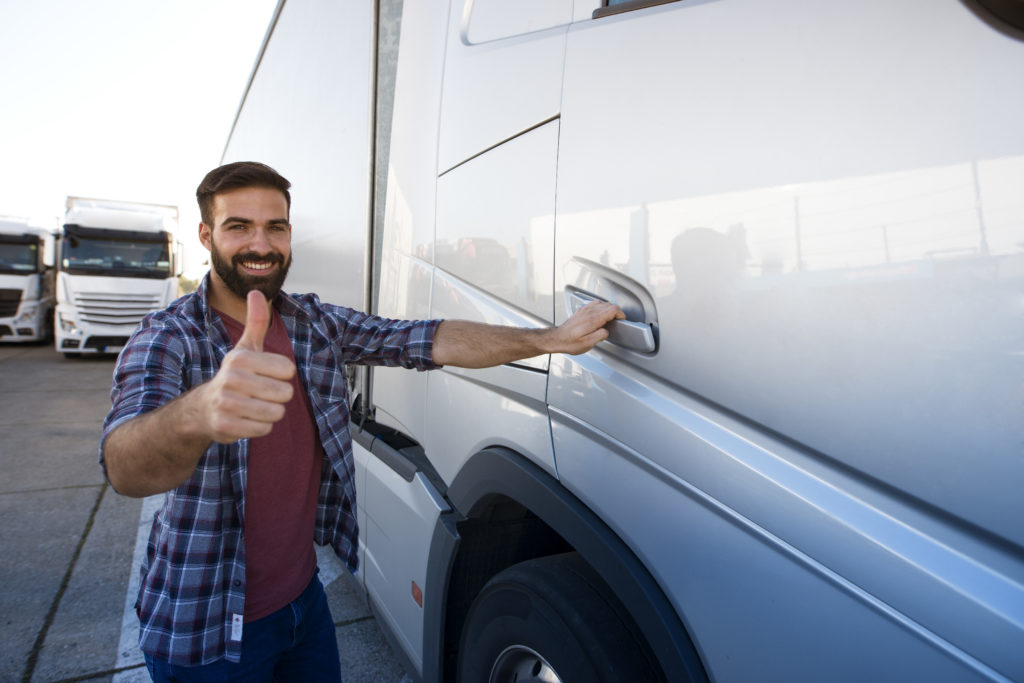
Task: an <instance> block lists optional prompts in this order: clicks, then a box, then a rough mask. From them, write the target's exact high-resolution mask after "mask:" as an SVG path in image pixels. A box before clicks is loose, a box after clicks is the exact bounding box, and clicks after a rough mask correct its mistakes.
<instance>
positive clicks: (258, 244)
mask: <svg viewBox="0 0 1024 683" xmlns="http://www.w3.org/2000/svg"><path fill="white" fill-rule="evenodd" d="M249 249H250V250H251V251H255V252H258V253H261V254H265V253H267V252H268V251H270V234H269V233H268V232H267V229H266V228H262V227H258V226H257V227H256V229H254V230H252V231H251V232H250V233H249Z"/></svg>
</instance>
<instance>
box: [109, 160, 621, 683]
mask: <svg viewBox="0 0 1024 683" xmlns="http://www.w3.org/2000/svg"><path fill="white" fill-rule="evenodd" d="M290 187H291V184H290V183H289V182H288V181H287V180H286V179H285V178H283V177H282V176H280V175H279V174H278V173H277V172H276V171H274V170H273V169H272V168H270V167H268V166H265V165H264V164H259V163H256V162H238V163H233V164H228V165H226V166H221V167H220V168H217V169H214V170H213V171H211V172H210V173H209V174H207V176H206V177H205V178H204V179H203V182H202V183H200V185H199V188H198V189H197V191H196V197H197V200H198V202H199V208H200V213H201V216H202V222H201V223H200V225H199V239H200V240H201V241H202V243H203V245H204V246H205V247H206V248H207V249H209V250H210V254H211V262H212V265H213V267H212V269H211V271H210V272H209V273H208V275H207V276H206V277H205V278H204V279H203V282H202V283H201V284H200V286H199V288H198V290H197V291H196V292H195V293H193V294H190V295H188V296H185V297H182V298H181V299H178V300H177V301H175V302H174V303H172V304H171V305H170V306H169V307H168V308H167V309H165V310H164V311H160V312H158V313H154V314H152V315H150V316H148V317H147V318H146V319H145V320H143V322H142V323H141V325H140V326H139V328H138V329H137V330H136V332H135V334H134V335H133V336H132V338H131V340H130V341H129V342H128V344H127V345H126V346H125V349H124V351H123V352H122V354H121V356H120V358H119V359H118V362H117V367H116V369H115V371H114V384H113V390H112V392H111V398H112V402H113V406H112V408H111V411H110V413H109V414H108V415H107V419H106V421H105V423H104V430H103V440H102V442H101V444H100V465H101V467H102V468H103V471H104V474H105V475H106V477H107V479H108V481H109V482H110V484H111V486H113V488H114V489H115V490H116V491H118V492H119V493H122V494H125V495H129V496H148V495H153V494H157V493H165V492H166V497H165V500H164V503H163V505H162V507H161V508H160V509H159V510H158V511H157V513H156V515H155V517H154V520H153V528H152V530H151V533H150V540H149V545H148V548H147V554H146V558H145V561H144V562H143V566H142V572H141V573H142V582H141V587H140V590H139V597H138V601H137V602H136V612H137V613H138V615H139V620H140V624H141V629H140V635H139V644H140V647H141V648H142V651H143V653H144V654H145V657H146V663H147V666H148V668H149V672H150V675H151V676H152V677H153V679H154V680H156V681H170V680H176V681H198V680H203V681H215V680H216V681H226V680H246V681H249V680H252V681H270V680H275V679H276V680H296V681H338V680H340V664H339V659H338V651H337V645H336V642H335V635H334V622H333V619H332V618H331V615H330V611H329V610H328V607H327V600H326V596H325V594H324V590H323V586H322V585H321V584H320V581H319V580H318V579H317V577H316V571H317V569H316V555H315V553H314V550H313V543H314V542H315V543H319V544H328V543H329V544H330V545H331V546H332V547H333V548H334V550H335V552H336V553H337V554H338V555H339V556H340V557H341V558H342V560H344V561H345V562H346V563H347V565H348V567H349V568H350V569H351V570H355V568H356V562H357V555H356V550H357V546H358V529H357V527H356V506H355V489H354V474H353V466H352V441H351V436H350V434H349V412H348V404H349V401H348V395H347V381H346V377H345V367H344V366H345V364H346V363H362V364H377V365H401V366H403V367H406V368H414V369H417V370H430V369H434V368H437V367H440V366H442V365H446V364H447V365H455V366H460V367H471V368H480V367H489V366H493V365H500V364H503V363H508V362H510V361H513V360H517V359H520V358H528V357H530V356H536V355H539V354H542V353H574V354H576V353H584V352H586V351H588V350H589V349H590V348H592V347H593V346H594V345H595V344H596V343H597V342H599V341H601V340H602V339H604V338H605V337H607V334H608V333H607V331H606V330H604V329H603V327H604V325H605V324H607V323H608V322H609V321H610V320H612V319H613V318H617V317H623V314H622V312H621V311H620V310H619V309H618V308H617V307H615V306H612V305H610V304H591V305H590V306H587V307H585V308H583V309H581V311H579V312H578V313H577V314H576V315H574V316H573V317H572V318H570V319H569V320H568V321H566V322H565V323H564V324H563V325H561V326H560V327H556V328H549V329H545V330H526V329H519V328H508V327H497V326H491V325H482V324H476V323H469V322H464V321H454V320H448V321H440V320H424V321H400V320H388V319H383V318H379V317H376V316H371V315H367V314H365V313H361V312H358V311H354V310H352V309H349V308H344V307H341V306H334V305H331V304H325V303H322V302H321V301H320V300H319V299H318V298H317V296H316V295H315V294H293V295H289V294H285V293H283V292H281V286H282V284H283V283H284V280H285V277H286V275H287V273H288V268H289V266H290V265H291V231H292V226H291V224H290V222H289V212H290V208H291V196H290V194H289V188H290Z"/></svg>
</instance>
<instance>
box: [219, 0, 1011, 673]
mask: <svg viewBox="0 0 1024 683" xmlns="http://www.w3.org/2000/svg"><path fill="white" fill-rule="evenodd" d="M612 4H613V6H611V7H606V6H603V3H601V2H599V0H533V1H527V2H517V3H509V2H502V1H500V0H416V1H415V2H406V3H404V7H402V6H401V3H394V2H379V3H370V2H363V3H352V4H346V5H345V7H344V9H342V8H340V7H335V6H333V5H332V4H330V3H318V2H313V1H312V0H289V2H287V3H281V5H280V6H279V8H278V15H277V16H276V17H275V21H274V24H273V25H272V30H271V31H270V32H268V36H267V41H266V44H265V45H264V50H263V53H262V55H261V58H260V60H259V62H258V68H257V70H256V71H255V73H254V75H253V79H252V81H251V83H250V87H249V90H248V93H247V95H246V98H245V100H244V102H243V106H242V108H241V110H240V112H239V117H238V121H237V122H236V125H235V129H234V131H233V133H232V137H231V139H230V141H229V143H228V146H227V148H226V151H225V158H224V160H225V161H234V160H238V159H249V158H252V159H258V160H260V161H264V162H266V163H269V164H271V165H272V166H274V167H276V168H277V169H278V170H280V171H281V172H282V173H283V174H284V175H285V176H287V177H289V178H290V179H291V180H292V181H293V182H295V207H296V214H295V215H293V225H294V235H295V242H296V249H295V264H296V266H295V268H293V272H294V273H295V274H296V275H295V276H293V278H292V279H291V280H290V281H289V283H288V285H286V287H287V288H288V289H289V290H295V291H299V290H305V289H317V290H319V291H320V292H321V295H322V296H323V297H324V298H325V299H326V300H330V301H333V302H335V303H340V304H346V305H352V306H355V307H359V306H361V305H363V306H366V307H367V308H369V309H371V310H372V311H373V312H375V313H378V314H381V315H386V316H390V317H398V318H419V317H428V316H429V317H443V318H463V319H471V320H479V321H486V322H492V323H503V324H512V325H523V326H536V327H540V326H547V325H555V324H558V323H560V322H562V321H563V320H565V319H566V317H567V316H568V315H569V312H570V311H571V310H572V309H573V308H575V307H576V306H578V305H580V304H581V303H583V302H585V301H587V300H590V299H595V298H596V299H606V300H610V301H614V302H616V303H618V304H619V305H620V306H622V307H623V308H624V309H625V310H626V311H627V313H628V316H629V320H628V322H622V323H617V324H615V325H614V326H613V328H612V338H611V339H610V340H609V341H607V342H604V343H602V344H600V345H599V346H598V347H597V348H596V349H595V350H594V351H592V352H590V353H588V354H586V355H583V356H579V357H570V356H552V357H546V356H545V357H540V358H534V359H530V360H529V361H526V362H522V363H516V364H512V365H508V366H503V367H500V368H494V369H489V370H477V371H469V370H460V369H455V368H451V369H445V370H442V371H438V372H434V373H427V374H420V373H410V372H408V371H405V370H400V369H387V370H382V369H375V370H374V371H373V372H372V374H369V373H360V375H359V376H360V377H362V378H363V379H362V380H360V383H359V385H358V387H357V389H356V393H357V394H358V398H357V399H356V403H357V406H356V408H357V409H358V410H359V411H360V417H358V418H357V421H358V420H362V424H361V426H360V428H358V429H354V432H355V436H356V439H357V441H359V444H361V445H358V446H357V448H356V451H357V452H356V460H357V463H356V464H357V476H358V483H357V486H358V492H359V512H360V523H361V538H360V540H361V544H362V552H363V562H362V567H361V569H360V574H359V578H360V579H361V581H362V582H363V584H364V586H365V588H366V591H367V594H368V596H369V599H370V602H371V604H372V605H373V607H374V609H375V611H376V613H377V615H378V617H379V622H380V623H381V625H382V627H383V628H384V630H385V631H386V632H387V633H388V635H389V636H390V637H391V638H392V642H393V644H394V645H395V649H396V652H397V653H398V654H399V655H400V656H401V657H402V658H403V659H404V661H405V662H406V665H407V668H408V671H409V673H410V675H412V676H413V677H415V678H416V679H418V680H424V681H439V680H461V681H486V680H490V681H513V680H544V681H554V680H560V681H595V680H604V681H647V680H665V681H705V680H714V681H739V682H748V681H867V680H872V681H1011V680H1024V524H1022V520H1024V494H1022V491H1024V126H1022V125H1021V112H1024V87H1021V86H1020V83H1021V74H1022V73H1024V40H1022V36H1024V32H1022V28H1024V22H1022V12H1021V3H1020V2H1019V0H1005V1H1004V2H1001V3H996V2H994V0H993V2H983V3H975V2H961V1H960V0H903V1H902V2H891V1H886V0H865V1H863V2H856V3H836V2H832V3H822V2H807V1H805V0H780V2H774V3H767V2H764V1H763V0H685V1H683V2H664V1H660V2H650V1H643V0H639V1H632V2H624V3H612ZM988 5H992V6H993V7H994V8H995V10H996V11H997V12H998V13H999V14H998V15H997V14H992V13H991V12H990V11H989V9H986V7H987V6H988ZM399 9H401V17H400V21H399V18H398V15H397V12H398V10H399ZM1008 21H1009V22H1016V24H1015V25H1013V24H1011V23H1007V22H1008ZM396 52H397V67H396V66H395V64H396V62H395V56H396ZM395 69H396V70H395ZM395 74H396V75H395ZM392 95H393V98H394V104H393V111H394V114H393V118H392V116H391V115H390V114H389V111H390V101H391V100H390V98H391V97H392ZM275 102H277V103H279V104H274V103H275ZM280 103H284V104H280ZM374 168H375V169H376V171H377V172H376V174H373V173H370V169H374ZM367 198H369V200H367ZM303 207H305V208H303ZM382 207H383V212H381V208H382ZM307 226H309V231H308V232H307ZM364 255H365V257H364ZM341 266H350V267H341ZM364 299H365V300H364ZM517 676H518V679H517ZM531 676H532V678H531Z"/></svg>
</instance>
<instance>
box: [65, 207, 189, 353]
mask: <svg viewBox="0 0 1024 683" xmlns="http://www.w3.org/2000/svg"><path fill="white" fill-rule="evenodd" d="M176 223H177V208H176V207H166V206H159V205H150V204H138V203H132V202H110V201H101V200H88V199H81V198H69V200H68V211H67V214H66V219H65V223H64V226H63V228H62V229H61V233H60V241H59V247H58V275H57V308H56V319H55V324H54V330H55V346H56V350H57V351H60V352H62V353H64V354H65V355H66V356H69V357H73V356H76V355H78V354H82V353H115V352H118V351H120V350H121V348H122V347H123V346H124V344H125V343H126V342H127V341H128V337H129V336H130V335H131V333H132V330H134V329H135V326H136V325H138V324H139V321H141V320H142V318H143V317H144V316H145V315H146V314H148V313H151V312H153V311H158V310H160V309H162V308H164V307H166V306H167V305H168V304H169V303H170V302H171V301H172V300H174V298H175V297H176V296H177V293H178V279H177V276H178V274H179V273H180V272H181V271H180V249H178V248H177V243H176V242H175V239H174V233H173V230H174V227H175V225H176Z"/></svg>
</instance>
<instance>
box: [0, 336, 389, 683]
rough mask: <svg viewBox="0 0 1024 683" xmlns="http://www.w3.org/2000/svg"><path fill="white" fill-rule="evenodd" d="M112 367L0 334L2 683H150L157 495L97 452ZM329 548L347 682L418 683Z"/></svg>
mask: <svg viewBox="0 0 1024 683" xmlns="http://www.w3.org/2000/svg"><path fill="white" fill-rule="evenodd" d="M113 367H114V357H112V356H98V357H97V356H84V357H82V358H78V359H67V358H65V357H64V356H63V355H61V354H58V353H56V352H55V351H54V350H53V348H52V347H51V346H48V345H47V346H43V345H29V346H25V345H15V344H3V343H0V467H2V469H3V472H4V476H3V477H2V478H0V682H3V683H8V682H11V683H14V682H16V681H22V683H30V682H41V683H72V682H78V681H104V682H105V681H110V682H111V683H129V682H132V683H134V682H136V681H147V680H149V677H148V675H147V674H146V670H145V666H144V665H143V664H142V655H141V653H140V652H139V650H138V645H137V641H136V638H137V633H138V623H137V621H136V619H135V615H134V612H133V611H132V609H131V606H132V604H133V603H134V598H135V591H136V590H137V586H138V583H137V577H136V572H135V571H134V568H135V567H137V563H138V559H139V552H138V549H137V547H138V544H139V543H141V542H144V540H145V537H146V534H147V532H148V522H147V516H148V517H149V518H151V515H152V509H153V507H154V505H155V504H156V503H157V500H156V499H144V500H139V499H133V498H126V497H123V496H120V495H118V494H116V493H115V492H114V491H113V490H111V489H110V487H109V486H108V485H107V484H106V483H105V482H104V480H103V477H102V475H101V473H100V470H99V466H98V464H97V461H96V449H97V445H98V441H99V434H100V429H101V425H102V423H103V418H104V416H105V415H106V413H107V410H108V409H109V407H110V400H109V393H110V377H111V372H112V370H113ZM140 539H141V540H140ZM318 557H319V558H320V565H321V578H322V580H323V581H324V583H325V585H326V588H327V595H328V600H329V602H330V605H331V611H332V613H333V615H334V619H335V629H336V634H337V638H338V648H339V651H340V653H341V668H342V675H343V678H344V680H345V682H346V683H359V682H362V681H365V682H370V681H372V682H374V683H397V682H400V681H408V680H409V679H408V678H407V677H406V676H405V672H404V671H403V669H402V666H401V665H400V664H399V662H398V660H397V659H396V658H395V657H394V654H393V652H392V651H391V649H390V647H389V646H388V643H387V641H386V640H385V639H384V637H383V635H382V634H381V632H380V629H379V628H378V626H377V623H376V621H375V620H374V618H373V616H372V614H371V612H370V610H369V608H368V606H367V604H366V600H365V597H364V595H363V593H362V592H361V590H360V588H359V585H358V583H357V581H356V579H355V578H353V577H352V576H351V575H350V574H349V573H348V572H347V571H345V570H344V569H343V568H342V567H341V565H340V563H339V562H338V561H337V560H336V558H334V556H333V553H331V552H330V551H329V550H328V551H327V552H318Z"/></svg>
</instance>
